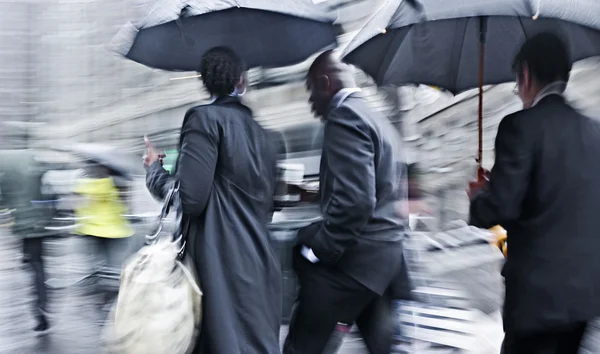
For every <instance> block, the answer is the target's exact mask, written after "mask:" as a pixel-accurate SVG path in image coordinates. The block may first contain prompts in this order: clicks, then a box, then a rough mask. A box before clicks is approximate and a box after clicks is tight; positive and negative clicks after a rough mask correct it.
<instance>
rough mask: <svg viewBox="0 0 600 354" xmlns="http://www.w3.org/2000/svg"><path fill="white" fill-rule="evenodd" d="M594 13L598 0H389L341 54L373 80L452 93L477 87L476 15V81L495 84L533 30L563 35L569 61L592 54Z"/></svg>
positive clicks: (597, 50) (596, 40)
mask: <svg viewBox="0 0 600 354" xmlns="http://www.w3.org/2000/svg"><path fill="white" fill-rule="evenodd" d="M414 2H416V3H417V6H415V5H414V4H411V3H414ZM536 14H537V16H535V15H536ZM591 14H596V15H595V16H593V15H591ZM597 14H600V1H593V0H579V1H577V0H571V1H566V0H541V1H538V0H531V1H529V0H478V1H470V0H415V1H411V2H407V1H402V0H390V1H388V2H387V3H386V4H385V5H384V7H382V8H381V9H380V10H379V11H378V12H377V13H376V14H375V16H374V17H373V18H372V19H371V20H370V21H369V23H368V24H367V25H366V26H365V27H364V28H363V29H362V30H361V32H360V33H359V34H358V35H357V37H356V38H355V39H354V40H353V41H352V42H351V43H350V44H349V46H348V48H347V49H346V51H345V52H344V54H343V57H344V60H345V61H346V62H348V63H351V64H354V65H356V66H358V67H360V68H361V69H362V70H364V71H365V72H366V73H368V74H369V75H371V76H372V77H373V78H374V79H375V81H376V82H377V83H378V84H380V85H404V84H427V85H435V86H439V87H443V88H445V89H447V90H449V91H451V92H453V93H457V92H460V91H464V90H467V89H471V88H474V87H477V85H478V79H479V78H478V74H479V72H478V68H479V65H478V64H479V63H478V58H479V39H480V30H481V19H480V16H485V17H486V21H485V22H486V26H485V27H486V28H485V29H486V31H485V32H486V34H485V57H484V73H483V78H484V83H485V84H498V83H502V82H509V81H514V79H515V77H514V74H513V73H512V70H511V63H512V60H513V57H514V55H515V54H516V53H517V51H518V49H519V47H520V46H521V44H522V43H523V42H524V40H525V39H526V38H527V37H530V36H532V35H534V34H536V33H539V32H544V31H552V32H554V33H557V34H558V35H560V36H561V37H563V38H564V39H565V40H567V41H568V43H569V49H570V54H571V59H572V61H577V60H580V59H584V58H587V57H591V56H596V55H600V31H599V30H598V29H600V17H598V16H597ZM534 18H535V19H534Z"/></svg>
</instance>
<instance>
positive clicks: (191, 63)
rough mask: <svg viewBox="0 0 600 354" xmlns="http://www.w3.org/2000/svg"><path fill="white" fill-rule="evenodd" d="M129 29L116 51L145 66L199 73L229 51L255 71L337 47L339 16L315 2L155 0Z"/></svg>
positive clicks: (122, 33)
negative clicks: (206, 57)
mask: <svg viewBox="0 0 600 354" xmlns="http://www.w3.org/2000/svg"><path fill="white" fill-rule="evenodd" d="M149 5H150V7H149V10H148V15H147V16H146V17H144V18H143V19H142V20H138V21H133V22H131V23H129V24H128V25H126V26H125V27H124V28H123V29H121V31H120V32H119V33H118V34H117V35H116V36H115V38H114V39H113V41H112V42H111V47H112V51H114V52H116V53H118V54H120V55H122V56H125V57H126V58H128V59H131V60H133V61H136V62H138V63H140V64H143V65H146V66H149V67H152V68H157V69H163V70H171V71H196V70H198V69H199V65H200V60H201V58H202V55H203V54H204V53H205V52H206V51H207V50H208V49H210V48H213V47H216V46H227V47H230V48H232V49H233V50H235V51H236V52H237V53H238V54H239V55H240V56H241V57H242V58H243V59H244V61H245V63H246V65H247V66H248V67H249V68H252V67H258V66H262V67H279V66H287V65H292V64H297V63H299V62H302V61H303V60H305V59H307V58H308V57H309V56H311V55H312V54H314V53H316V52H318V51H320V50H323V49H326V48H329V47H332V46H334V45H335V44H336V28H335V26H334V25H333V22H334V20H335V17H332V15H331V12H328V11H325V9H324V8H323V7H321V6H317V5H315V4H313V3H312V2H311V1H310V0H279V1H276V0H270V1H269V0H253V1H250V0H246V1H244V0H238V1H227V0H219V1H206V0H188V1H174V0H170V1H153V2H150V3H149Z"/></svg>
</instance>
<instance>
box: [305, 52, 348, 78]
mask: <svg viewBox="0 0 600 354" xmlns="http://www.w3.org/2000/svg"><path fill="white" fill-rule="evenodd" d="M343 71H344V64H343V63H342V62H341V61H340V60H339V59H338V58H336V57H335V56H334V55H333V50H328V51H326V52H323V53H321V55H319V56H318V57H317V58H316V59H315V61H314V62H313V63H312V65H311V66H310V69H308V76H313V77H314V76H318V75H327V76H329V75H332V74H337V73H342V72H343Z"/></svg>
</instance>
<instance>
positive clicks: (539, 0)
mask: <svg viewBox="0 0 600 354" xmlns="http://www.w3.org/2000/svg"><path fill="white" fill-rule="evenodd" d="M541 6H542V0H538V1H537V6H536V7H537V10H536V11H535V14H534V15H533V17H532V19H533V20H534V21H535V20H537V19H538V18H539V17H540V7H541Z"/></svg>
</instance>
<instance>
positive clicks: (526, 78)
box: [521, 64, 531, 90]
mask: <svg viewBox="0 0 600 354" xmlns="http://www.w3.org/2000/svg"><path fill="white" fill-rule="evenodd" d="M521 72H522V76H523V77H522V80H523V87H524V88H525V89H526V90H528V89H529V88H530V87H531V72H530V71H529V66H527V64H523V70H522V71H521Z"/></svg>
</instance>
